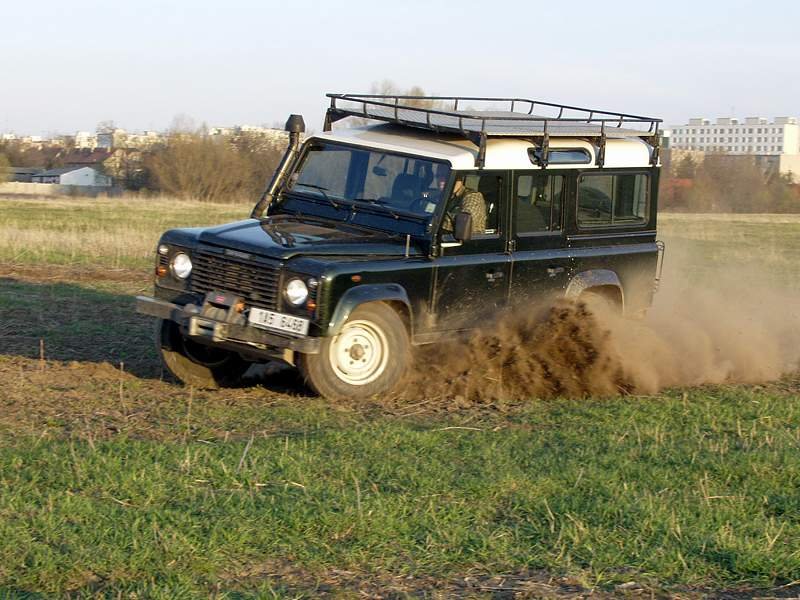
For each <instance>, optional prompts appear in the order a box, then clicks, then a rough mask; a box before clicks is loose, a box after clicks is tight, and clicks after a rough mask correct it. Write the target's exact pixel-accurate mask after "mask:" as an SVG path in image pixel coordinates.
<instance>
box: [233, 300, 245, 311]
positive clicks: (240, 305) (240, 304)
mask: <svg viewBox="0 0 800 600" xmlns="http://www.w3.org/2000/svg"><path fill="white" fill-rule="evenodd" d="M233 309H234V310H235V311H236V312H237V313H243V312H244V301H243V300H239V301H238V302H237V303H236V304H234V305H233Z"/></svg>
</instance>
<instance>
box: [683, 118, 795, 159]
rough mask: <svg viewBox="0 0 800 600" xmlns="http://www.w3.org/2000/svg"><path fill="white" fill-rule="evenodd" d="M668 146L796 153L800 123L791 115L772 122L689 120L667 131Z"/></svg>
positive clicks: (690, 148) (705, 149)
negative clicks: (668, 133) (668, 136)
mask: <svg viewBox="0 0 800 600" xmlns="http://www.w3.org/2000/svg"><path fill="white" fill-rule="evenodd" d="M670 145H671V147H672V148H675V149H677V150H699V151H701V152H725V153H727V154H759V155H778V154H800V125H798V123H797V119H796V118H795V117H777V118H776V119H775V120H774V121H773V122H772V123H770V122H769V120H768V119H764V118H762V117H747V118H746V119H745V120H744V121H740V120H739V119H731V118H719V119H716V120H715V121H714V122H713V123H712V122H711V120H710V119H702V118H698V119H689V123H687V124H686V125H678V126H675V127H673V128H672V129H671V130H670Z"/></svg>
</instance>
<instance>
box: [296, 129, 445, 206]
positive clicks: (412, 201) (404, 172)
mask: <svg viewBox="0 0 800 600" xmlns="http://www.w3.org/2000/svg"><path fill="white" fill-rule="evenodd" d="M449 177H450V166H449V165H447V164H445V163H442V162H438V161H433V160H430V159H425V158H415V157H409V156H401V155H398V154H391V153H387V152H380V151H376V150H370V149H365V148H355V147H352V146H340V145H337V144H324V143H315V144H314V145H312V146H310V147H309V148H308V149H307V150H306V152H305V154H304V156H303V160H302V163H301V164H300V166H299V168H298V169H297V170H296V171H295V173H294V174H293V175H292V177H291V178H290V180H289V185H288V188H287V189H288V191H289V192H294V193H298V194H303V195H308V196H313V197H314V198H318V199H319V200H320V201H321V202H325V203H328V204H330V205H332V206H333V207H334V208H335V209H336V208H339V207H340V206H341V205H342V204H344V205H346V206H347V209H348V210H349V209H350V208H351V207H352V206H353V205H356V206H360V207H362V208H364V209H366V210H368V211H371V212H379V213H384V214H387V215H390V216H392V217H393V218H394V219H401V218H411V219H414V220H420V219H425V220H429V219H430V217H431V216H432V215H433V213H434V212H435V210H436V207H437V206H438V204H439V202H440V200H441V197H442V193H443V192H444V189H445V187H446V185H447V181H448V179H449Z"/></svg>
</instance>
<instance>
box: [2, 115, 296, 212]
mask: <svg viewBox="0 0 800 600" xmlns="http://www.w3.org/2000/svg"><path fill="white" fill-rule="evenodd" d="M284 150H285V143H284V142H283V141H276V140H274V139H270V138H265V137H263V136H262V135H260V134H257V133H250V132H241V133H238V134H236V135H231V136H224V137H223V136H213V137H212V136H209V135H207V133H206V132H205V131H204V130H203V129H196V130H185V129H182V130H173V131H171V132H170V133H169V134H168V135H167V136H166V137H165V138H164V140H163V141H162V142H161V143H159V144H157V145H155V146H153V147H151V148H148V149H146V150H134V149H124V148H122V149H119V150H117V151H115V152H114V153H113V154H112V155H111V156H110V157H109V158H108V159H106V160H105V161H104V162H103V163H102V164H98V165H93V166H96V168H98V169H100V170H101V171H103V172H104V173H105V174H106V175H110V176H112V177H113V178H114V180H115V182H116V183H117V185H120V186H122V187H124V188H125V189H127V190H131V191H137V192H143V193H153V194H167V195H171V196H176V197H178V198H182V199H194V200H201V201H213V202H238V201H242V200H254V199H257V198H258V196H259V195H260V194H261V192H262V191H263V190H264V188H265V186H266V183H267V181H268V179H269V178H270V177H271V176H272V173H273V172H274V170H275V168H276V166H277V165H278V162H279V161H280V158H281V156H282V155H283V152H284ZM74 152H75V149H74V148H70V147H69V146H68V145H67V146H62V147H55V146H51V147H48V146H43V147H37V146H30V145H28V146H24V145H23V144H21V143H19V142H16V141H6V142H3V143H2V144H0V170H2V171H3V175H5V172H6V170H5V167H8V166H10V165H13V166H14V167H40V168H44V169H52V168H57V167H61V166H65V161H66V160H68V159H69V156H70V155H74ZM0 176H1V175H0Z"/></svg>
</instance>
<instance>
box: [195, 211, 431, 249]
mask: <svg viewBox="0 0 800 600" xmlns="http://www.w3.org/2000/svg"><path fill="white" fill-rule="evenodd" d="M199 241H200V243H201V244H210V245H213V246H219V247H222V248H231V249H233V250H240V251H243V252H250V253H252V254H257V255H259V256H266V257H269V258H276V259H279V260H286V259H289V258H292V257H295V256H300V255H303V256H387V257H388V256H405V253H406V243H405V238H404V237H401V236H399V235H397V236H394V235H390V234H387V233H381V232H373V231H368V230H364V229H358V228H355V227H352V226H349V225H346V224H344V223H335V222H329V221H316V220H309V219H305V218H297V219H295V218H280V217H278V218H272V219H267V220H264V221H259V220H258V219H246V220H244V221H236V222H234V223H226V224H225V225H219V226H217V227H209V228H208V229H204V230H203V232H202V233H201V234H200V236H199ZM409 254H410V255H412V256H416V255H419V254H420V252H419V250H418V249H417V248H415V247H414V245H413V244H412V245H411V247H410V248H409Z"/></svg>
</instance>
